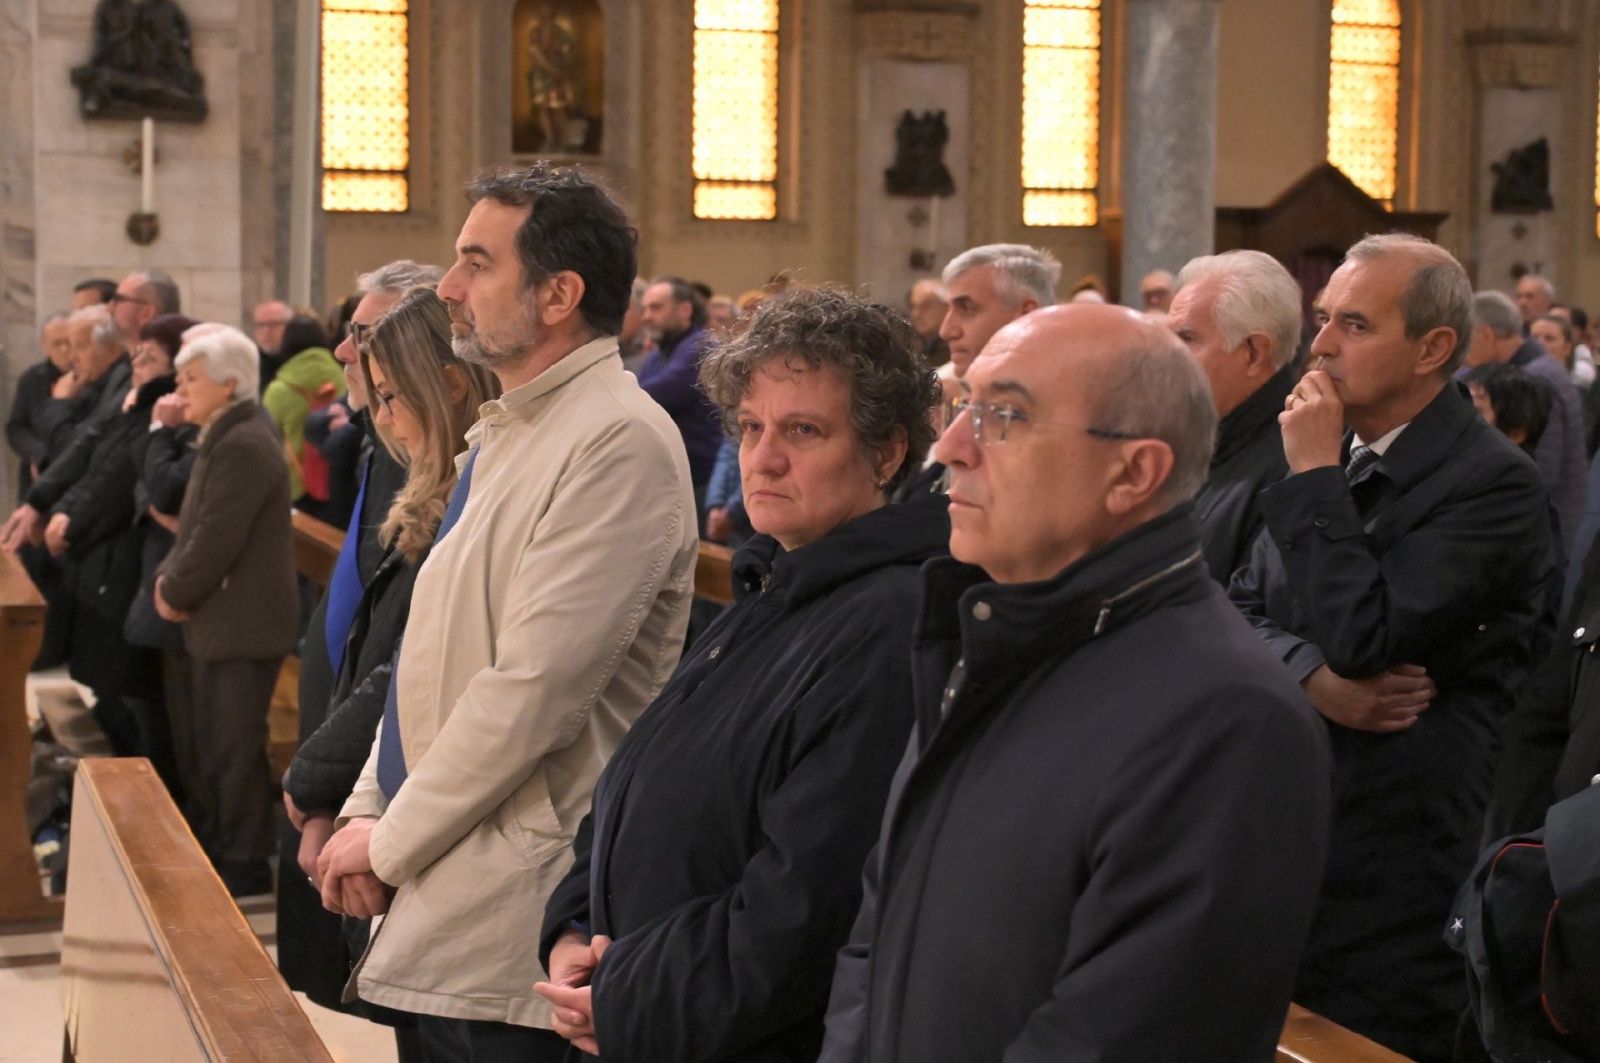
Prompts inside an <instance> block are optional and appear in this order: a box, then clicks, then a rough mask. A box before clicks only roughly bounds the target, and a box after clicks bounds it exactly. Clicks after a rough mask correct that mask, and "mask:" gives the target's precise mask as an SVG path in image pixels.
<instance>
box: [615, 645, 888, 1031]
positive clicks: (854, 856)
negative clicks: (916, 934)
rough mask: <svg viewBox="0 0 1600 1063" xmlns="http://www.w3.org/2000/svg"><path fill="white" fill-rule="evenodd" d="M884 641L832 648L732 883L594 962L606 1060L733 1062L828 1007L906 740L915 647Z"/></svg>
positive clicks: (761, 802)
mask: <svg viewBox="0 0 1600 1063" xmlns="http://www.w3.org/2000/svg"><path fill="white" fill-rule="evenodd" d="M902 621H903V622H906V625H907V627H908V628H909V622H908V618H902ZM881 630H882V629H881V628H880V629H879V632H878V633H879V634H880V637H873V634H874V633H873V632H863V631H862V629H861V628H860V627H859V626H858V627H855V628H854V629H853V630H852V631H850V632H848V634H847V636H846V638H841V644H844V643H847V642H848V643H849V644H851V645H848V648H845V647H844V646H843V645H842V646H841V649H840V650H839V651H838V652H837V653H835V654H834V655H832V659H831V660H830V664H829V668H828V673H827V675H826V676H825V677H821V678H819V680H818V681H817V682H816V683H815V684H814V685H813V686H812V687H811V689H810V690H809V691H807V693H806V694H805V696H804V698H803V699H802V700H801V701H800V702H799V703H798V704H797V705H796V707H795V710H794V712H795V718H796V719H799V720H805V719H806V718H807V717H809V718H811V719H812V720H814V721H816V724H815V725H814V726H807V727H804V728H803V729H801V730H800V732H799V733H798V735H797V738H796V745H797V746H798V747H799V749H800V750H801V752H800V753H798V754H797V755H796V757H795V759H793V760H792V762H791V763H790V764H789V766H788V773H787V775H786V777H785V778H783V780H782V781H781V782H780V783H778V785H777V786H776V788H775V789H773V790H772V791H771V792H769V793H767V794H765V795H763V796H762V797H760V798H758V800H757V802H756V808H755V812H756V815H757V821H758V826H759V830H760V832H761V834H762V836H763V839H764V841H763V844H762V846H761V848H760V849H759V850H757V851H756V853H755V855H754V856H753V857H752V858H751V859H750V861H749V862H748V863H747V864H746V865H745V868H744V872H743V875H742V877H741V878H740V880H739V881H738V882H737V883H736V884H735V885H734V886H733V887H732V888H730V889H728V890H726V891H724V892H722V893H719V894H714V895H709V896H705V897H700V898H698V899H696V900H694V901H692V902H690V903H688V904H685V905H682V906H681V907H679V908H677V909H674V910H672V911H669V912H667V913H665V914H664V915H663V916H661V917H660V918H659V919H657V920H655V921H654V922H652V923H650V924H648V925H646V926H645V927H643V928H641V929H640V930H638V931H636V932H635V933H632V934H628V935H627V936H625V937H621V938H618V939H617V940H616V941H615V942H614V943H613V944H612V945H611V947H610V949H609V950H608V951H607V952H606V954H605V956H604V957H603V958H602V959H601V961H600V964H599V966H598V967H597V968H596V969H595V973H594V980H593V986H594V996H593V1001H594V1021H595V1036H596V1040H597V1041H598V1042H599V1044H600V1050H601V1053H602V1055H603V1057H604V1058H606V1059H609V1060H623V1061H630V1063H647V1061H654V1060H663V1059H725V1058H730V1057H737V1056H738V1055H739V1054H740V1052H741V1051H743V1050H746V1049H748V1048H749V1047H750V1046H751V1045H753V1044H755V1043H757V1042H759V1041H761V1040H762V1039H764V1038H766V1037H769V1036H771V1035H772V1034H774V1033H775V1032H777V1031H778V1030H781V1029H783V1028H784V1027H786V1026H788V1025H790V1024H792V1023H794V1022H795V1021H797V1020H799V1019H801V1018H803V1017H805V1016H806V1015H807V1014H812V1013H818V1012H821V1011H822V1010H823V1009H824V1008H825V1007H826V1006H827V1001H828V986H829V983H830V981H831V977H832V973H833V969H834V960H835V956H836V953H837V949H838V947H839V946H840V945H841V944H843V943H844V942H845V941H846V940H847V939H848V936H849V933H850V927H851V924H852V922H853V920H854V918H855V916H856V914H857V912H858V911H859V909H860V906H861V877H860V872H861V868H862V866H863V864H864V862H865V860H866V856H867V853H868V852H869V851H870V850H871V848H872V845H873V842H874V841H875V839H876V836H877V832H878V826H879V823H880V822H881V815H882V810H883V805H884V801H885V799H886V797H887V794H888V789H889V783H890V779H891V777H892V776H893V774H894V770H895V765H896V764H897V763H898V762H899V760H900V754H901V751H902V750H903V749H904V748H905V739H906V735H907V733H908V732H909V731H910V728H911V716H912V712H911V674H910V671H911V663H910V646H909V643H908V642H906V641H905V640H900V639H894V638H886V637H881ZM907 634H908V635H909V630H908V632H907ZM895 650H898V651H901V652H893V651H895ZM886 651H887V652H886ZM819 710H820V711H819Z"/></svg>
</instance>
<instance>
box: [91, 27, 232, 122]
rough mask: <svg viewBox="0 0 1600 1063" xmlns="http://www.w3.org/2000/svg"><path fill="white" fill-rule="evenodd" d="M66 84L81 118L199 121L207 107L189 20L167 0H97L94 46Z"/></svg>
mask: <svg viewBox="0 0 1600 1063" xmlns="http://www.w3.org/2000/svg"><path fill="white" fill-rule="evenodd" d="M72 83H73V84H74V85H76V86H77V87H78V91H79V94H80V95H79V99H78V109H79V110H80V111H81V112H82V114H83V116H84V117H85V118H121V119H127V118H145V117H149V118H154V119H156V120H157V121H162V122H200V121H203V120H204V119H205V117H206V113H207V111H208V107H207V104H206V97H205V79H204V78H203V77H201V76H200V72H199V71H198V70H196V69H195V66H194V45H193V38H192V36H191V34H190V31H189V19H188V16H186V15H185V14H184V13H183V10H182V9H181V8H180V7H178V5H177V4H176V3H174V2H173V0H138V2H135V0H100V3H99V4H98V5H96V7H95V9H94V50H93V51H92V52H91V53H90V57H89V62H88V63H87V64H86V65H84V66H80V67H76V68H75V69H74V70H73V71H72Z"/></svg>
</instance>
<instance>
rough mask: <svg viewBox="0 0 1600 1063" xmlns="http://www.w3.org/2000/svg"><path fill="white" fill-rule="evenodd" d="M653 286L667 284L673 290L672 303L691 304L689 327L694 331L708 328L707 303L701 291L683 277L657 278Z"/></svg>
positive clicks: (652, 282)
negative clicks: (701, 295)
mask: <svg viewBox="0 0 1600 1063" xmlns="http://www.w3.org/2000/svg"><path fill="white" fill-rule="evenodd" d="M650 283H651V284H652V285H656V284H665V285H667V286H668V287H670V288H671V289H672V301H673V302H675V303H688V304H689V327H690V328H692V329H696V328H705V327H706V320H707V318H706V301H705V300H704V299H702V298H701V297H700V289H699V288H696V287H695V286H694V285H693V284H691V283H690V282H689V281H686V280H684V279H683V278H682V277H657V278H656V279H655V280H653V281H651V282H650Z"/></svg>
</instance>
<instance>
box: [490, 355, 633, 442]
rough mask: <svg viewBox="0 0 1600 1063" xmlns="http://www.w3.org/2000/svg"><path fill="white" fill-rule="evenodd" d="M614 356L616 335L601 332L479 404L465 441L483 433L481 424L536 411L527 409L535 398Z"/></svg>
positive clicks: (526, 416)
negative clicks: (529, 376)
mask: <svg viewBox="0 0 1600 1063" xmlns="http://www.w3.org/2000/svg"><path fill="white" fill-rule="evenodd" d="M616 356H617V338H616V337H615V336H601V337H600V338H599V339H594V340H590V341H589V342H588V343H585V344H584V345H583V346H582V347H579V348H578V349H576V350H575V351H573V352H572V353H571V354H568V355H567V356H566V357H564V358H562V359H561V360H560V361H559V362H557V363H556V364H555V365H552V366H551V367H550V368H548V369H546V370H545V371H544V372H542V373H540V374H539V375H538V376H536V377H534V378H533V379H532V380H530V381H528V382H527V383H526V384H522V385H519V386H517V387H514V388H512V389H511V390H510V391H508V392H506V393H505V394H504V395H501V396H500V397H499V398H498V399H490V400H489V401H488V402H486V403H484V404H483V405H482V406H479V407H478V423H477V424H475V425H473V426H472V428H471V429H469V430H468V432H467V442H468V443H472V444H476V443H477V442H478V440H479V439H480V438H481V436H482V434H483V426H484V425H485V424H486V423H496V422H500V421H505V420H508V419H518V420H521V419H525V418H528V417H531V416H532V415H533V413H534V412H535V411H533V410H532V409H530V408H529V405H530V404H531V403H532V402H533V401H534V400H535V399H538V398H541V397H543V396H545V395H548V394H550V393H551V392H552V391H555V390H556V389H557V388H559V387H561V386H562V385H563V384H566V383H567V382H568V381H571V380H573V379H575V378H577V376H578V375H579V374H581V373H583V372H584V371H586V370H588V369H591V368H593V367H594V366H596V365H598V364H599V363H601V362H603V361H604V360H605V359H607V358H615V357H616ZM619 364H620V363H619Z"/></svg>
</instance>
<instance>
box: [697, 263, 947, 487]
mask: <svg viewBox="0 0 1600 1063" xmlns="http://www.w3.org/2000/svg"><path fill="white" fill-rule="evenodd" d="M772 361H782V362H783V363H784V365H786V366H789V367H791V368H795V369H799V368H802V367H803V368H807V369H814V370H815V369H821V368H822V367H823V366H832V367H833V368H834V369H836V370H838V372H839V373H840V375H841V376H843V378H844V380H845V383H846V384H847V385H848V386H849V389H850V424H851V427H852V428H854V429H855V433H856V438H857V439H858V440H859V441H860V444H861V449H862V451H863V453H864V454H865V455H866V456H867V457H868V458H869V460H873V461H876V460H878V455H880V454H882V453H883V451H884V450H885V449H886V448H888V447H889V446H891V445H892V444H893V443H894V441H895V438H896V435H897V434H898V433H899V432H901V431H903V432H904V433H905V440H906V456H905V459H904V460H903V461H902V462H901V463H900V467H899V468H898V469H896V470H895V471H894V473H893V474H892V475H891V476H890V477H889V479H888V482H887V484H886V485H885V487H884V490H886V491H888V492H890V493H892V492H893V491H894V489H895V488H896V487H898V486H899V485H900V484H901V483H902V482H903V481H904V480H905V479H906V478H907V477H908V476H910V475H911V474H912V473H913V472H915V471H916V470H917V469H919V468H921V466H922V461H923V459H924V458H925V457H927V454H928V450H929V449H930V448H931V447H932V446H933V441H934V439H935V438H936V433H935V431H934V428H933V419H932V413H933V409H934V407H935V406H937V405H938V404H939V400H940V396H941V392H940V390H939V382H938V379H937V378H936V377H935V376H934V374H933V370H932V369H931V368H930V367H929V365H928V363H927V360H926V359H925V358H924V357H923V354H922V338H921V337H920V336H918V335H917V331H916V329H914V328H912V327H911V322H909V321H907V320H906V319H905V318H904V317H902V316H901V315H900V314H898V313H896V312H895V311H893V310H891V309H889V308H888V307H886V306H880V305H878V304H876V303H869V302H867V301H866V300H864V299H861V298H859V297H857V296H855V295H854V294H852V293H850V292H848V291H845V290H844V289H842V288H832V287H821V288H791V289H790V290H788V291H786V292H782V293H780V294H777V295H774V296H772V297H771V298H769V299H767V300H765V301H764V302H762V303H761V305H760V306H759V308H757V310H756V311H755V313H754V314H753V315H752V316H751V317H750V319H749V321H748V322H746V323H745V324H744V326H743V327H742V328H741V329H740V330H739V331H738V332H737V333H735V334H734V335H733V337H732V338H731V339H729V340H728V342H727V343H726V344H724V345H722V346H720V347H717V348H714V349H713V350H712V351H710V352H709V353H708V354H707V355H706V356H705V359H704V361H702V362H701V363H700V386H701V388H702V389H703V390H704V391H705V393H706V394H707V395H708V396H710V398H711V401H713V402H715V403H716V404H717V405H718V406H720V407H721V408H722V412H723V418H724V421H725V423H726V425H727V429H728V433H729V435H735V434H736V433H737V431H738V427H737V425H736V423H735V421H734V411H735V410H737V409H738V407H739V404H740V403H741V402H742V401H744V397H745V395H746V394H747V393H748V392H749V390H750V379H751V377H752V375H754V373H755V372H756V370H758V369H760V368H761V367H762V366H764V365H766V364H767V363H768V362H772Z"/></svg>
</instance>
